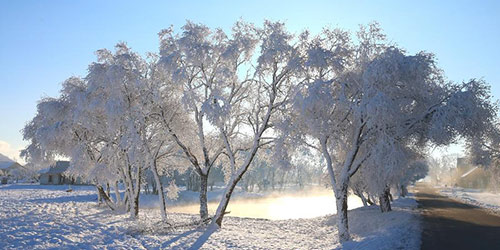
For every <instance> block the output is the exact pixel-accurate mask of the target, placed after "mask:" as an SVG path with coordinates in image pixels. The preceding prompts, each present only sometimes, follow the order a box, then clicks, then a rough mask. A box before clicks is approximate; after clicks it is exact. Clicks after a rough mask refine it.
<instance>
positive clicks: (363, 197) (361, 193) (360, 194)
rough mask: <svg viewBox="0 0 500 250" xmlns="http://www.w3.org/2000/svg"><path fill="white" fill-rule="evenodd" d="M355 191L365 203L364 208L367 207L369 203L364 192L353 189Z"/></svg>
mask: <svg viewBox="0 0 500 250" xmlns="http://www.w3.org/2000/svg"><path fill="white" fill-rule="evenodd" d="M353 191H354V194H355V195H357V196H358V197H359V198H360V199H361V202H363V206H365V207H367V206H368V202H367V200H366V197H365V195H364V194H363V192H362V191H359V189H353Z"/></svg>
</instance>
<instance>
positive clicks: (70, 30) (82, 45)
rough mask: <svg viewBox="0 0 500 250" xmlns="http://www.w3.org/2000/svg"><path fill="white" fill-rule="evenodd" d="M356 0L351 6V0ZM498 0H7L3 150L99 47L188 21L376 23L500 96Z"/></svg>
mask: <svg viewBox="0 0 500 250" xmlns="http://www.w3.org/2000/svg"><path fill="white" fill-rule="evenodd" d="M353 2H354V3H353ZM499 15H500V2H498V1H272V0H266V1H260V0H259V1H241V2H240V3H235V1H210V0H206V1H175V2H174V1H158V2H150V1H140V2H137V1H7V0H0V153H3V154H6V155H9V156H13V154H15V153H16V151H17V150H18V149H20V148H22V147H24V146H25V145H26V142H24V141H23V140H22V136H21V133H20V130H21V129H22V128H23V126H24V125H25V123H26V122H27V121H29V120H30V119H31V118H32V117H33V116H34V114H35V111H36V103H37V101H38V100H39V99H40V98H41V97H44V96H57V95H58V94H59V93H58V91H59V89H60V83H61V82H62V81H64V80H65V79H66V78H68V77H70V76H74V75H76V76H84V75H85V73H86V69H87V66H88V64H89V63H91V62H92V61H94V60H95V55H94V51H96V50H97V49H100V48H109V49H111V48H113V46H114V44H116V43H117V42H119V41H125V42H127V43H128V45H129V46H130V47H132V48H133V49H134V50H136V51H138V52H140V53H145V52H148V51H153V52H156V51H157V49H158V38H157V33H158V32H159V31H160V30H161V29H163V28H166V27H168V26H170V25H174V27H176V28H179V27H180V26H182V25H183V24H184V23H185V20H188V19H189V20H192V21H194V22H201V23H205V24H206V25H208V26H210V27H220V28H223V29H226V30H228V29H229V28H230V27H231V26H232V24H233V23H234V22H235V21H236V20H238V19H239V18H243V19H245V20H246V21H250V22H254V23H256V24H257V25H260V24H262V22H263V20H264V19H270V20H275V21H277V20H279V21H285V22H286V23H287V26H288V28H289V30H291V31H293V32H300V31H302V30H304V29H309V30H311V31H312V32H318V31H320V30H321V28H322V27H324V26H326V25H330V26H334V27H335V26H338V27H341V28H344V29H348V30H353V31H355V30H356V29H357V27H358V25H359V24H367V23H369V22H371V21H377V22H379V23H380V24H381V26H382V28H383V29H384V31H385V33H386V34H387V36H388V38H389V39H390V40H392V41H393V42H395V43H397V44H398V45H399V46H400V47H403V48H405V49H407V51H408V52H410V53H415V52H418V51H421V50H425V51H428V52H432V53H435V54H436V56H437V58H438V63H439V66H440V67H441V68H442V69H444V71H445V73H446V75H447V76H448V78H449V79H450V80H454V81H462V80H467V79H470V78H481V77H482V78H484V79H485V80H486V81H487V82H489V83H490V84H491V85H492V91H493V95H494V96H495V97H496V98H498V97H500V74H499V71H500V67H499V66H500V63H499V62H498V61H499V59H500V48H499V45H500V17H499Z"/></svg>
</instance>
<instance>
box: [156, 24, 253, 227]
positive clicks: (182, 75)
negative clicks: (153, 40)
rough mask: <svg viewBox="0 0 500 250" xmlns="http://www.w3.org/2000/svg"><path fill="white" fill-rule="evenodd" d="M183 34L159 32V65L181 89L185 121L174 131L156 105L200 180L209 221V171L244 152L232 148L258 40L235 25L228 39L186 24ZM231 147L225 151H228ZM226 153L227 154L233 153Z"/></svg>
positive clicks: (204, 215) (248, 28)
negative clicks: (218, 162) (221, 160)
mask: <svg viewBox="0 0 500 250" xmlns="http://www.w3.org/2000/svg"><path fill="white" fill-rule="evenodd" d="M182 31H183V32H182V33H180V34H176V33H174V31H173V29H166V30H163V31H162V32H160V44H161V45H160V60H159V67H161V68H162V69H163V75H164V76H166V78H165V79H166V80H167V81H169V82H170V83H171V84H172V85H174V86H177V87H178V88H180V89H181V91H182V96H180V98H181V102H182V106H181V107H180V109H181V112H182V113H184V114H185V115H186V116H188V117H189V118H187V119H185V120H184V124H183V126H178V127H174V126H173V125H172V122H173V121H172V120H171V119H168V117H165V115H164V114H163V110H162V108H161V107H162V106H161V105H159V107H160V111H161V112H159V113H158V115H159V117H160V120H162V121H163V122H164V125H165V126H166V127H167V131H168V133H169V134H170V136H171V137H172V138H173V141H174V142H175V143H176V144H177V145H178V146H179V147H180V148H181V149H182V151H183V153H184V155H185V158H186V159H187V160H188V161H189V162H190V163H191V165H192V167H193V168H194V169H195V171H196V173H197V174H198V175H199V177H200V184H201V186H200V216H201V218H202V219H203V220H204V219H206V218H207V217H208V208H207V186H208V185H207V182H208V176H209V173H210V170H211V169H212V167H213V166H214V165H215V164H216V163H217V160H219V159H220V157H221V156H222V154H223V153H224V154H225V155H226V156H227V157H232V156H231V153H237V152H238V151H241V150H243V149H242V148H241V146H240V145H235V144H231V141H232V140H233V139H235V138H236V137H238V136H239V133H240V131H239V130H240V129H241V128H240V127H241V124H242V122H243V121H244V120H245V119H246V113H247V110H246V109H247V108H246V107H245V106H244V105H245V103H246V102H247V101H248V97H249V94H250V93H249V92H250V90H249V88H250V86H251V84H252V79H251V78H250V76H251V75H249V74H248V73H247V74H246V75H244V76H243V77H240V75H239V74H245V72H244V66H245V65H246V63H248V61H249V60H250V59H251V56H252V53H253V50H254V47H255V43H256V38H255V32H254V28H253V27H252V26H251V25H248V24H245V23H242V22H239V23H237V24H236V25H235V26H234V27H233V34H232V35H231V36H230V37H229V36H228V35H227V34H225V33H224V32H223V31H222V30H219V29H217V30H211V29H209V28H208V27H206V26H204V25H201V24H195V23H192V22H187V24H186V25H184V26H183V27H182ZM231 146H232V147H233V149H227V148H229V147H231ZM233 150H235V152H231V153H228V152H229V151H233Z"/></svg>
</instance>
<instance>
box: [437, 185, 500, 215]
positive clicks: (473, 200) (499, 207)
mask: <svg viewBox="0 0 500 250" xmlns="http://www.w3.org/2000/svg"><path fill="white" fill-rule="evenodd" d="M437 188H439V191H440V193H441V194H442V195H445V196H448V197H450V198H454V199H458V200H460V201H463V202H465V203H467V204H471V205H475V206H478V207H482V208H485V209H486V210H488V211H490V212H493V213H496V214H500V194H498V193H496V194H495V193H490V192H486V191H481V190H478V189H471V188H461V187H437Z"/></svg>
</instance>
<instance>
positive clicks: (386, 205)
mask: <svg viewBox="0 0 500 250" xmlns="http://www.w3.org/2000/svg"><path fill="white" fill-rule="evenodd" d="M390 194H391V189H390V188H389V187H386V188H385V189H384V192H382V194H380V196H379V203H380V211H382V213H385V212H389V211H391V210H392V209H391V200H390V198H389V195H390Z"/></svg>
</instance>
